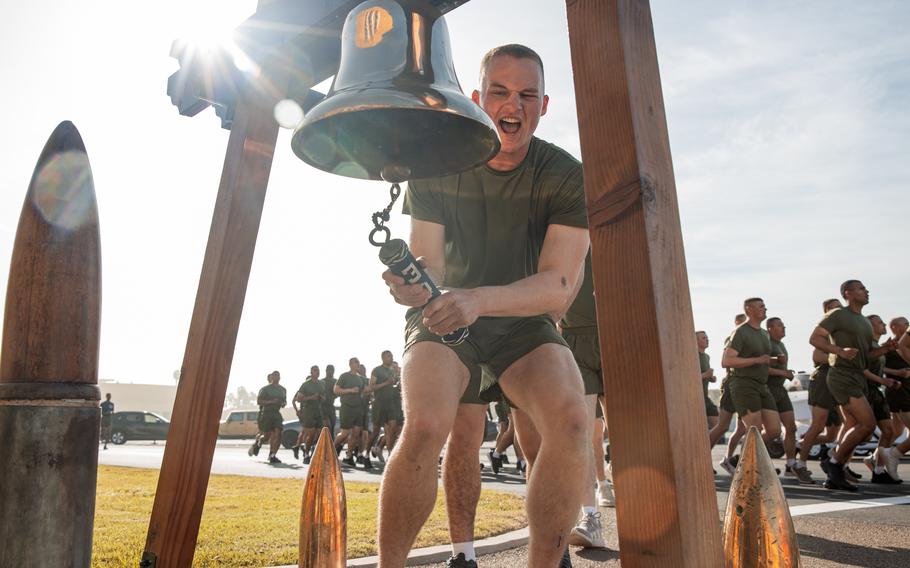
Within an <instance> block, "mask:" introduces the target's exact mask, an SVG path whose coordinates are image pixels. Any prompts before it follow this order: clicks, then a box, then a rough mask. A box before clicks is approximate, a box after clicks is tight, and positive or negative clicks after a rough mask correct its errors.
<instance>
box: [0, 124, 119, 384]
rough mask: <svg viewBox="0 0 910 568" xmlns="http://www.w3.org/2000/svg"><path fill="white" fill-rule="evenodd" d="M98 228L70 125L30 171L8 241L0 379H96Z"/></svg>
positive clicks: (91, 189) (90, 184)
mask: <svg viewBox="0 0 910 568" xmlns="http://www.w3.org/2000/svg"><path fill="white" fill-rule="evenodd" d="M100 329H101V233H100V230H99V226H98V205H97V202H96V199H95V185H94V181H93V179H92V169H91V166H90V165H89V161H88V156H87V155H86V153H85V145H84V144H83V142H82V137H81V136H80V135H79V132H78V131H77V130H76V127H75V126H73V123H71V122H68V121H66V122H61V123H60V125H58V126H57V128H56V129H55V130H54V132H53V133H52V134H51V136H50V138H49V139H48V141H47V144H46V145H45V146H44V150H43V151H42V152H41V156H40V157H39V158H38V163H37V164H36V165H35V172H34V174H33V175H32V179H31V182H30V183H29V186H28V192H27V193H26V196H25V203H24V205H23V206H22V213H21V214H20V216H19V227H18V229H17V231H16V240H15V244H14V245H13V255H12V260H11V262H10V271H9V281H8V285H7V292H6V308H5V311H4V317H3V343H2V356H0V382H50V383H64V382H70V383H88V384H97V383H98V349H99V342H98V338H99V332H100Z"/></svg>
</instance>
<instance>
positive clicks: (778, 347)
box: [768, 339, 789, 387]
mask: <svg viewBox="0 0 910 568" xmlns="http://www.w3.org/2000/svg"><path fill="white" fill-rule="evenodd" d="M778 355H785V356H786V355H789V354H788V353H787V346H786V345H784V344H783V343H782V342H780V341H775V340H773V339H772V340H771V356H772V357H777V356H778ZM771 368H772V369H778V370H781V371H786V370H787V364H786V363H771ZM785 380H786V379H785V378H784V377H781V376H777V375H768V386H769V387H782V386H784V381H785Z"/></svg>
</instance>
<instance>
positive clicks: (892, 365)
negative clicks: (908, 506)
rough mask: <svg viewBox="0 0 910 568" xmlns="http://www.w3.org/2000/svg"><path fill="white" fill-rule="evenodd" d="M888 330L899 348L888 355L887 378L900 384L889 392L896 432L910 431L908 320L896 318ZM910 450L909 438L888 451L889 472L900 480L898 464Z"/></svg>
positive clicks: (889, 324)
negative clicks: (904, 429) (905, 429)
mask: <svg viewBox="0 0 910 568" xmlns="http://www.w3.org/2000/svg"><path fill="white" fill-rule="evenodd" d="M888 327H890V328H891V337H892V339H893V340H894V341H896V342H897V349H896V350H895V351H892V352H889V353H887V354H885V367H886V371H885V375H886V376H889V377H891V378H892V379H895V380H898V381H900V382H901V388H900V389H893V390H889V391H888V394H889V395H890V396H889V398H888V405H889V406H890V408H891V412H893V413H894V419H893V423H894V431H895V432H901V431H903V428H904V426H906V427H907V428H910V333H908V328H910V325H908V321H907V318H905V317H896V318H893V319H892V320H891V321H890V322H888ZM908 451H910V436H908V437H907V439H906V440H904V441H903V442H901V443H900V444H898V445H897V446H895V447H893V448H891V449H890V450H889V451H888V452H887V454H888V463H889V465H891V466H893V467H890V468H889V470H888V473H889V474H890V475H892V477H895V478H897V479H900V477H899V476H898V473H897V464H898V463H900V458H901V457H902V456H903V455H904V454H906V453H907V452H908Z"/></svg>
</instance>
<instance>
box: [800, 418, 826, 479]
mask: <svg viewBox="0 0 910 568" xmlns="http://www.w3.org/2000/svg"><path fill="white" fill-rule="evenodd" d="M809 410H810V412H811V413H812V421H811V422H810V423H809V429H808V430H806V432H805V433H804V434H803V442H802V446H801V447H800V449H799V465H801V466H802V467H806V462H807V461H808V460H809V455H810V452H811V451H812V446H814V445H815V444H816V441H817V440H818V439H819V438H820V437H821V433H822V432H823V431H824V430H825V424H826V423H827V422H828V409H826V408H822V407H820V406H810V407H809Z"/></svg>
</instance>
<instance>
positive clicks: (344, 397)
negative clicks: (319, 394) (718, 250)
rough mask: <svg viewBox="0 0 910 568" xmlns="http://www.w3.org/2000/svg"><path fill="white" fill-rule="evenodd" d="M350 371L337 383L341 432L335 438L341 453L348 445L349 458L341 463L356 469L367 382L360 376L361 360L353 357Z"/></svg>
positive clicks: (336, 447) (349, 361) (349, 364)
mask: <svg viewBox="0 0 910 568" xmlns="http://www.w3.org/2000/svg"><path fill="white" fill-rule="evenodd" d="M348 366H349V367H350V370H349V371H347V372H346V373H342V374H341V376H340V377H338V382H336V383H335V394H336V395H338V396H339V397H340V398H341V417H340V422H341V431H339V432H338V435H337V436H336V437H335V449H336V451H340V448H341V447H342V445H343V444H344V443H345V442H347V444H348V457H347V458H345V459H343V460H341V462H342V463H343V464H345V465H348V466H350V467H354V466H355V464H356V462H355V461H354V459H355V457H356V456H358V455H360V450H359V448H360V441H361V435H360V434H361V431H362V430H363V426H364V424H363V391H364V389H365V388H366V386H367V384H366V380H365V378H364V377H361V376H360V360H359V359H358V358H357V357H351V358H350V360H348Z"/></svg>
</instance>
